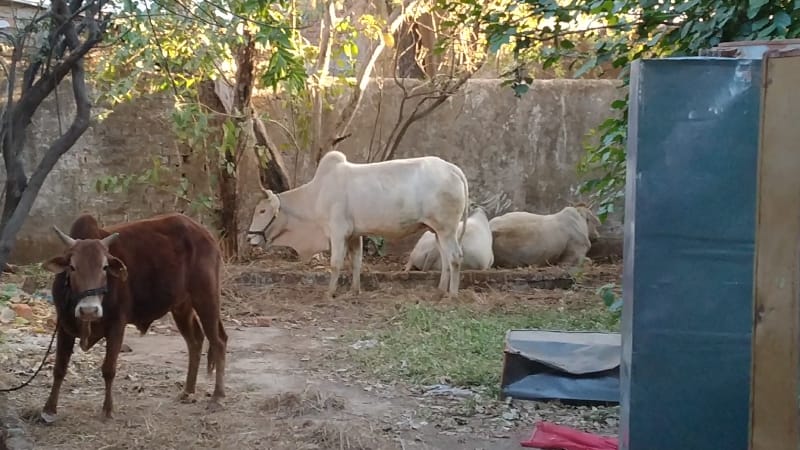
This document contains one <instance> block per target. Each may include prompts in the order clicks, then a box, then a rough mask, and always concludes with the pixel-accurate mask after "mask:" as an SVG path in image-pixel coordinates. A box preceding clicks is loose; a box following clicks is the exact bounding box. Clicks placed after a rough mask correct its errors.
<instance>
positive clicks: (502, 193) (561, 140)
mask: <svg viewBox="0 0 800 450" xmlns="http://www.w3.org/2000/svg"><path fill="white" fill-rule="evenodd" d="M408 83H409V84H408V88H409V89H410V88H411V87H412V86H413V83H414V81H413V80H409V81H408ZM621 95H623V91H621V90H620V87H619V83H618V82H615V81H610V80H565V79H560V80H537V81H536V82H535V83H534V84H533V86H532V88H531V89H530V91H529V92H528V93H527V94H525V95H524V96H522V97H521V98H516V97H515V96H514V94H513V93H512V91H511V89H510V88H508V87H503V86H501V85H500V83H499V82H498V80H496V79H473V80H470V82H469V83H467V84H466V85H465V87H464V88H463V90H462V91H460V92H459V93H458V94H457V95H454V96H453V97H451V98H450V99H448V100H447V101H446V102H445V103H444V104H442V105H441V106H440V107H439V108H438V109H436V110H435V111H434V112H433V113H432V114H431V115H429V116H427V117H426V118H424V119H422V120H420V121H418V122H416V123H414V124H413V125H411V127H410V128H409V129H408V133H407V135H406V137H405V139H404V140H403V141H402V142H401V144H400V146H399V148H398V149H397V153H396V157H398V158H403V157H413V156H422V155H436V156H440V157H442V158H444V159H446V160H448V161H451V162H453V163H455V164H457V165H459V166H460V167H461V168H462V170H464V173H465V175H466V176H467V178H468V180H469V184H470V196H471V197H472V199H473V200H474V201H476V202H478V203H480V204H482V205H484V207H486V209H487V213H488V214H489V215H490V218H491V217H493V216H494V215H498V214H502V213H505V212H508V211H511V210H526V211H530V212H536V213H540V214H547V213H553V212H557V211H559V210H560V209H561V208H563V207H564V206H566V205H567V203H569V202H577V201H581V200H585V199H583V198H581V197H580V196H579V195H577V194H576V188H577V185H578V182H579V177H578V174H577V172H576V167H577V164H578V161H579V159H580V158H581V157H582V156H583V154H584V152H585V150H584V148H585V144H586V143H587V134H588V133H589V131H590V130H591V129H592V128H594V127H596V126H597V125H599V124H600V123H601V122H603V121H604V120H606V119H607V118H608V117H609V116H610V114H611V110H610V108H609V105H610V104H611V103H612V102H613V101H614V100H615V99H617V98H620V97H621ZM402 97H403V95H402V90H401V89H400V88H399V87H398V86H397V85H396V84H395V83H394V82H393V81H386V82H385V83H384V86H383V89H382V92H381V89H378V87H377V86H376V84H375V83H372V84H371V85H370V87H369V88H368V90H367V92H366V94H365V96H364V99H363V103H362V106H361V108H360V109H359V111H358V112H357V113H356V116H355V118H354V120H353V126H352V127H351V128H350V130H349V131H350V132H352V133H353V135H352V136H351V137H350V138H348V139H347V140H345V141H343V142H342V143H341V144H340V145H339V150H341V151H343V152H345V153H346V154H347V155H348V158H349V159H350V160H351V161H354V162H364V161H367V160H368V158H374V155H375V154H377V153H378V152H379V151H380V149H381V148H382V146H383V145H384V144H385V142H386V139H387V137H388V136H389V134H390V132H391V130H392V128H393V127H394V125H395V123H396V121H397V114H398V110H399V107H400V100H401V99H402ZM379 104H380V107H378V105H379ZM412 105H413V104H412ZM259 106H260V107H261V108H262V109H267V110H268V111H269V114H270V115H271V116H273V118H278V117H280V120H282V121H286V120H288V115H287V114H286V112H285V111H280V110H277V109H275V108H273V107H271V105H270V104H268V103H266V102H261V104H260V105H259ZM342 107H343V102H340V104H339V105H338V108H335V109H334V110H333V111H331V112H330V113H329V116H328V117H327V118H326V120H325V123H326V124H327V125H329V126H333V124H334V123H335V122H336V114H337V111H339V110H341V108H342ZM409 108H410V106H408V105H407V106H406V111H408V110H409ZM276 116H277V117H276ZM268 127H269V130H270V131H271V135H272V136H274V138H275V139H276V140H277V141H279V142H281V143H282V144H281V147H282V148H292V145H291V144H290V143H289V142H287V141H286V139H285V138H284V136H285V134H284V133H283V132H282V131H281V130H280V129H279V128H278V127H276V126H275V125H271V126H270V125H268ZM295 153H296V152H293V153H292V154H291V155H289V156H288V157H287V165H288V166H289V170H290V172H291V171H293V170H294V168H295V162H296V161H295V158H294V154H295ZM313 170H314V165H313V164H312V161H311V157H310V153H309V152H305V153H303V154H301V156H300V158H299V161H297V173H296V182H298V183H299V182H305V181H307V180H309V179H310V178H311V177H312V175H313ZM602 233H603V234H605V235H610V236H613V237H620V236H621V235H622V229H621V223H620V217H619V216H614V217H611V218H609V220H608V221H607V222H606V223H605V224H604V226H603V228H602ZM412 240H413V238H412ZM404 241H405V240H404ZM412 245H413V244H412ZM406 246H407V243H406V242H404V243H403V244H401V247H406Z"/></svg>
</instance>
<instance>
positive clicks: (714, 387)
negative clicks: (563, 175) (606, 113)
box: [620, 58, 761, 450]
mask: <svg viewBox="0 0 800 450" xmlns="http://www.w3.org/2000/svg"><path fill="white" fill-rule="evenodd" d="M760 88H761V61H760V59H733V58H669V59H658V60H640V61H636V62H635V63H634V67H633V72H632V80H631V87H630V89H631V91H630V92H631V96H630V110H629V112H630V114H629V129H628V169H627V176H628V179H627V187H626V189H627V192H626V204H625V250H624V261H625V262H624V264H625V273H624V280H623V295H624V301H625V304H624V309H623V318H622V337H623V339H622V341H623V342H622V352H623V355H622V363H621V374H620V378H621V389H622V392H621V421H620V448H621V449H623V450H695V449H696V450H747V440H748V406H749V391H750V359H751V357H750V349H751V347H750V337H751V327H752V298H753V255H754V253H753V250H754V238H755V200H756V168H757V154H758V130H759V109H760V96H761V91H760Z"/></svg>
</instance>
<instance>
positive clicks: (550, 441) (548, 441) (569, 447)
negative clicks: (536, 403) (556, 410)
mask: <svg viewBox="0 0 800 450" xmlns="http://www.w3.org/2000/svg"><path fill="white" fill-rule="evenodd" d="M520 444H522V446H523V447H529V448H531V447H532V448H541V449H547V450H617V449H618V448H619V441H618V440H617V438H614V437H607V436H598V435H595V434H591V433H585V432H583V431H578V430H576V429H574V428H570V427H565V426H563V425H556V424H554V423H549V422H537V423H536V424H535V425H534V427H533V434H531V438H530V439H528V440H527V441H523V442H521V443H520Z"/></svg>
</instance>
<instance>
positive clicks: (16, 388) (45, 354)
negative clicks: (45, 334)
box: [0, 323, 58, 392]
mask: <svg viewBox="0 0 800 450" xmlns="http://www.w3.org/2000/svg"><path fill="white" fill-rule="evenodd" d="M57 331H58V323H56V326H55V328H53V336H51V337H50V344H49V345H48V346H47V351H46V352H45V353H44V357H43V358H42V362H41V363H39V367H38V368H37V369H36V372H33V375H31V377H30V378H28V380H27V381H26V382H24V383H22V384H20V385H19V386H14V387H13V388H7V389H0V392H13V391H17V390H20V389H22V388H24V387H25V386H27V385H28V384H30V382H31V381H33V379H34V378H36V375H39V372H40V371H41V370H42V367H44V363H45V361H47V357H48V356H50V350H52V348H53V341H55V340H56V332H57Z"/></svg>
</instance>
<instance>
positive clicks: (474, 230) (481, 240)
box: [404, 207, 494, 272]
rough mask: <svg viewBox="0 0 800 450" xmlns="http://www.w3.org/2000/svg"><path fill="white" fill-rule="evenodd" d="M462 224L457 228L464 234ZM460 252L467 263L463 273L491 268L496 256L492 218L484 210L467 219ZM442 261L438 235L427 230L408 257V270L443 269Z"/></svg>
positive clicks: (475, 212) (477, 211) (463, 262)
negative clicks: (493, 243)
mask: <svg viewBox="0 0 800 450" xmlns="http://www.w3.org/2000/svg"><path fill="white" fill-rule="evenodd" d="M462 228H463V225H462V224H459V225H458V232H459V233H461V230H462ZM461 250H462V252H463V253H464V260H463V261H462V262H461V269H462V270H464V269H465V270H486V269H488V268H489V267H491V266H492V263H493V262H494V255H493V253H492V232H491V230H490V229H489V219H488V218H486V212H485V211H484V210H483V208H480V207H478V208H476V209H475V211H474V212H473V213H472V215H470V216H469V217H468V218H467V224H466V231H465V232H464V238H463V239H462V240H461ZM441 267H442V262H441V258H440V257H439V249H438V247H437V244H436V235H434V234H433V233H431V232H430V231H426V232H425V233H423V234H422V236H420V238H419V240H418V241H417V244H416V245H415V246H414V249H413V250H412V251H411V254H409V255H408V263H406V267H405V269H404V270H405V271H406V272H408V271H410V270H411V269H412V268H413V269H417V270H422V271H428V270H441Z"/></svg>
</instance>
